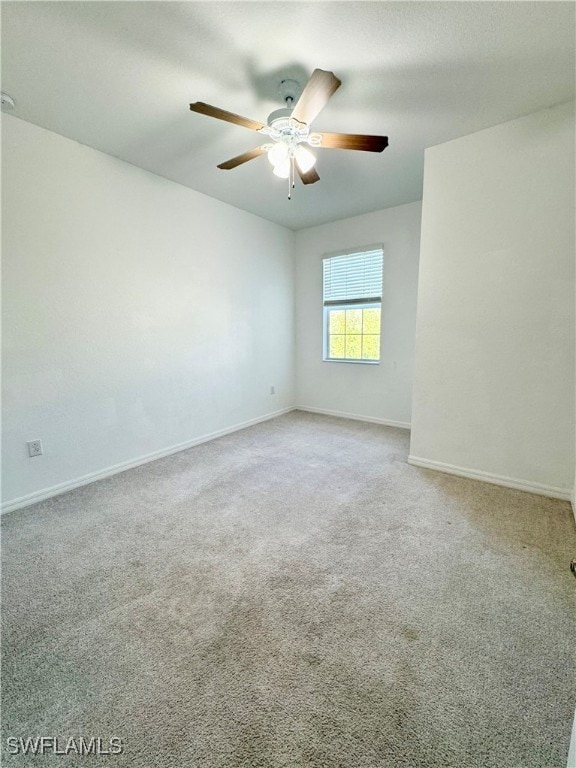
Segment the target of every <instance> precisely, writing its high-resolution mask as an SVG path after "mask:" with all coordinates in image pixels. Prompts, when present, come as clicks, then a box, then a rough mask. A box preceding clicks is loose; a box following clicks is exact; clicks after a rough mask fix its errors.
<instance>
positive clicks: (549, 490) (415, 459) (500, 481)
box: [408, 454, 570, 501]
mask: <svg viewBox="0 0 576 768" xmlns="http://www.w3.org/2000/svg"><path fill="white" fill-rule="evenodd" d="M408 464H413V465H414V466H416V467H424V469H434V470H436V471H438V472H445V473H446V474H448V475H458V477H468V478H470V479H471V480H481V481H482V482H484V483H492V485H502V486H504V488H514V489H516V490H517V491H526V492H527V493H537V494H538V495H539V496H549V497H550V498H553V499H564V500H565V501H570V489H569V488H558V487H556V486H554V485H543V484H542V483H533V482H530V481H529V480H518V479H517V478H514V477H506V476H505V475H493V474H491V473H490V472H483V471H482V470H480V469H468V468H467V467H457V466H455V465H454V464H444V462H442V461H432V460H431V459H421V458H420V457H419V456H412V454H410V455H409V456H408Z"/></svg>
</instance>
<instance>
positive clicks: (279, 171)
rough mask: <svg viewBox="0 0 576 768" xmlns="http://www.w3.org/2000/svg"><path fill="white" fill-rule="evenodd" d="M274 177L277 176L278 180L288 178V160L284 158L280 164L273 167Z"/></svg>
mask: <svg viewBox="0 0 576 768" xmlns="http://www.w3.org/2000/svg"><path fill="white" fill-rule="evenodd" d="M273 173H274V175H275V176H278V178H280V179H287V178H288V176H290V158H289V157H286V159H285V160H282V161H281V162H280V163H277V164H276V165H275V166H274V171H273Z"/></svg>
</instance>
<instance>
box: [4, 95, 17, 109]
mask: <svg viewBox="0 0 576 768" xmlns="http://www.w3.org/2000/svg"><path fill="white" fill-rule="evenodd" d="M15 106H16V104H15V103H14V99H13V98H12V96H9V95H8V94H7V93H3V94H2V109H4V110H6V111H8V110H10V109H14V107H15Z"/></svg>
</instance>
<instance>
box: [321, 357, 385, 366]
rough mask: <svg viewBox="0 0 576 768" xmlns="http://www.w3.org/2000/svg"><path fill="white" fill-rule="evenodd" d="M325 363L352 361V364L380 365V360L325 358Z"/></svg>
mask: <svg viewBox="0 0 576 768" xmlns="http://www.w3.org/2000/svg"><path fill="white" fill-rule="evenodd" d="M322 362H323V363H352V365H380V360H336V359H331V358H327V357H325V358H323V360H322Z"/></svg>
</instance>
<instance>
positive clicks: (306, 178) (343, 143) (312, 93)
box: [190, 69, 388, 199]
mask: <svg viewBox="0 0 576 768" xmlns="http://www.w3.org/2000/svg"><path fill="white" fill-rule="evenodd" d="M340 85H341V82H340V80H338V78H337V77H336V76H335V75H334V73H333V72H327V71H326V70H323V69H315V70H314V72H312V76H311V77H310V79H309V80H308V82H307V83H306V85H305V86H304V89H303V91H302V93H301V95H300V98H299V99H298V101H297V102H296V105H295V106H294V107H293V106H292V105H293V104H294V101H295V94H296V93H298V91H299V84H298V83H297V82H296V81H295V80H283V81H282V82H281V84H280V94H281V96H282V97H283V99H284V102H285V104H286V107H284V108H282V109H277V110H275V111H274V112H272V113H271V114H270V115H269V116H268V120H267V122H266V125H263V124H262V123H258V122H256V121H255V120H250V119H249V118H247V117H241V116H240V115H235V114H234V113H233V112H227V111H226V110H224V109H219V108H218V107H213V106H211V105H210V104H205V103H204V102H202V101H196V102H195V103H194V104H190V109H191V110H192V111H193V112H199V113H200V114H202V115H208V116H209V117H215V118H217V119H218V120H225V121H226V122H228V123H234V124H236V125H241V126H243V127H244V128H249V129H250V130H252V131H257V132H258V133H262V134H264V135H265V136H269V137H270V139H271V140H272V141H271V142H270V143H267V144H262V146H260V147H256V148H255V149H250V150H248V152H244V153H242V154H241V155H237V156H236V157H233V158H232V159H231V160H227V161H226V162H225V163H220V165H218V168H222V169H223V170H225V171H229V170H231V169H232V168H236V167H237V166H239V165H242V163H247V162H248V160H253V159H254V158H255V157H260V155H266V154H267V155H268V160H269V161H270V163H271V164H272V165H273V166H274V173H275V174H276V176H279V177H280V178H283V179H288V198H289V199H290V197H291V190H292V189H293V187H294V179H295V171H296V172H297V173H298V176H299V177H300V179H301V180H302V182H303V183H304V184H314V183H316V182H317V181H319V180H320V176H319V175H318V173H317V172H316V170H315V168H314V165H315V163H316V158H315V156H314V155H313V154H312V152H310V150H309V149H307V147H306V146H305V145H308V146H311V147H314V148H316V147H317V148H321V149H359V150H364V151H366V152H382V151H383V150H384V149H385V148H386V147H387V146H388V137H387V136H365V135H362V134H352V133H312V132H311V130H310V123H311V122H312V121H313V120H314V118H315V117H316V116H317V115H318V114H319V112H320V111H321V110H322V109H323V108H324V107H325V106H326V104H327V103H328V99H329V98H330V97H331V96H332V95H333V94H334V93H335V92H336V90H337V89H338V88H339V87H340Z"/></svg>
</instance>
